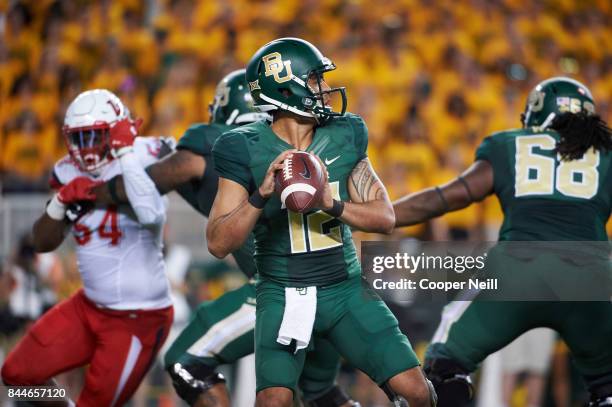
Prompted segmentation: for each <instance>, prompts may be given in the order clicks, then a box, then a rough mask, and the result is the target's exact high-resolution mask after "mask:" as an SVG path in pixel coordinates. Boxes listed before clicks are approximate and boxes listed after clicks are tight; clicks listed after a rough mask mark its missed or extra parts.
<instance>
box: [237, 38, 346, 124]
mask: <svg viewBox="0 0 612 407" xmlns="http://www.w3.org/2000/svg"><path fill="white" fill-rule="evenodd" d="M334 69H336V65H334V63H333V62H332V61H330V60H329V59H328V58H326V57H324V56H323V54H322V53H321V51H319V50H318V49H317V48H316V47H315V46H314V45H312V44H311V43H309V42H307V41H304V40H301V39H299V38H279V39H277V40H274V41H272V42H269V43H268V44H266V45H264V46H263V47H261V48H260V49H259V50H258V51H257V52H256V53H255V55H253V57H252V58H251V60H250V61H249V64H248V65H247V71H246V79H247V81H248V83H249V89H250V91H251V95H253V101H254V103H255V106H256V107H257V108H259V109H260V110H261V111H271V110H277V109H280V110H286V111H289V112H292V113H294V114H296V115H299V116H303V117H314V118H315V119H316V120H317V121H318V122H319V123H324V122H325V121H327V120H328V119H329V118H330V117H334V116H342V115H343V114H344V113H345V112H346V90H345V88H343V87H341V88H332V89H329V90H324V91H321V81H322V79H323V73H325V72H329V71H333V70H334ZM312 75H314V76H315V77H316V79H317V82H318V89H312V88H311V87H310V86H308V79H309V78H310V77H311V76H312ZM334 94H339V95H340V97H341V99H342V107H341V108H340V110H339V111H334V110H333V109H332V107H331V106H329V105H326V102H325V100H326V99H327V98H329V97H331V96H332V95H334Z"/></svg>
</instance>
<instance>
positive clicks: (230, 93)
mask: <svg viewBox="0 0 612 407" xmlns="http://www.w3.org/2000/svg"><path fill="white" fill-rule="evenodd" d="M245 72H246V70H245V69H238V70H236V71H233V72H230V73H229V74H227V75H226V76H225V77H224V78H223V79H221V81H219V83H218V84H217V90H216V91H215V98H214V99H213V101H212V103H211V104H210V105H208V113H210V123H217V124H226V125H238V124H240V125H242V124H246V123H252V122H256V121H258V120H269V119H270V115H269V114H267V113H263V112H258V111H256V110H255V108H254V106H253V97H252V96H251V93H250V92H249V87H248V85H247V82H246V78H245V76H244V74H245Z"/></svg>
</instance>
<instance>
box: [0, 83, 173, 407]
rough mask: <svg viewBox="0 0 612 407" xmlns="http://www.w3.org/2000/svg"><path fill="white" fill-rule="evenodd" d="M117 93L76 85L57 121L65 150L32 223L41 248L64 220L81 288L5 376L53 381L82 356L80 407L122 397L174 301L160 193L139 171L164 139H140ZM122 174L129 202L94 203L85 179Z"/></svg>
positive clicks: (42, 325)
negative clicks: (164, 249) (165, 253)
mask: <svg viewBox="0 0 612 407" xmlns="http://www.w3.org/2000/svg"><path fill="white" fill-rule="evenodd" d="M138 125H139V124H138V123H137V122H136V123H135V122H133V121H132V119H131V118H130V114H129V111H128V109H127V107H126V106H124V105H123V103H122V102H121V100H120V99H119V98H118V97H117V96H115V95H114V94H112V93H111V92H109V91H107V90H103V89H96V90H91V91H87V92H83V93H81V94H80V95H79V96H77V98H76V99H75V100H74V101H73V102H72V103H71V104H70V106H69V107H68V110H67V112H66V117H65V120H64V129H63V132H64V136H65V139H66V144H67V146H68V151H69V153H70V154H69V155H68V156H66V157H65V158H63V159H62V160H60V161H59V162H58V163H57V164H56V165H55V167H54V170H53V177H52V186H53V187H54V188H55V189H56V190H57V191H58V192H57V193H56V194H55V196H54V197H53V199H51V201H50V202H49V204H48V205H47V208H46V211H45V213H43V215H42V216H41V217H40V218H39V219H38V221H37V222H36V223H35V224H34V230H33V233H34V244H35V246H36V249H37V250H38V251H41V252H46V251H51V250H54V249H55V248H57V247H58V246H59V245H60V244H61V243H62V241H63V240H64V237H65V231H66V230H67V229H68V228H70V229H71V231H72V234H73V236H74V239H75V241H76V244H77V249H76V251H77V258H78V268H79V272H80V274H81V279H82V281H83V287H84V288H83V290H80V291H78V292H77V293H76V294H74V295H73V296H72V297H70V298H69V299H68V300H66V301H64V302H61V303H60V304H58V305H56V306H55V307H53V308H52V309H51V310H50V311H48V312H47V313H46V314H44V316H43V317H42V318H41V319H39V320H38V321H37V322H36V323H35V324H34V325H33V326H32V328H31V329H30V330H29V331H28V332H27V334H26V335H25V336H24V337H23V339H22V340H21V341H20V342H19V343H18V344H17V346H16V347H15V348H14V349H13V351H12V352H11V353H10V354H9V355H8V357H7V359H6V362H5V364H4V366H3V367H2V379H3V381H4V382H5V383H6V384H8V385H21V386H25V385H42V384H50V383H51V381H52V378H53V376H55V375H57V374H58V373H61V372H64V371H66V370H69V369H73V368H75V367H78V366H84V365H89V368H88V369H87V374H86V377H85V385H84V388H83V390H82V392H81V394H80V396H79V399H78V401H77V404H78V405H79V406H94V407H95V406H114V405H123V404H124V403H125V402H127V400H129V399H130V397H131V396H132V394H133V393H134V392H135V391H136V389H137V388H138V385H139V384H140V381H141V380H142V378H143V377H144V375H145V373H146V372H147V370H148V369H149V367H150V366H151V362H152V360H153V359H154V357H155V355H156V354H157V352H158V350H159V348H160V347H161V345H162V344H163V342H164V340H165V339H166V336H167V335H168V331H169V329H170V325H171V323H172V304H171V300H170V296H169V285H168V280H167V278H166V274H165V271H166V270H165V264H164V260H163V255H162V228H163V225H164V222H165V219H166V202H165V200H164V199H163V198H162V197H161V196H160V194H159V192H158V191H157V189H156V188H155V185H154V184H153V182H152V181H151V179H150V178H149V177H148V175H147V174H146V172H145V171H144V167H145V166H147V165H150V164H152V163H153V162H155V161H156V160H157V159H158V154H159V152H160V148H161V143H162V141H161V140H159V139H153V138H147V139H145V138H139V137H135V136H136V135H137V128H138ZM119 173H121V174H123V177H124V179H125V185H126V192H127V196H128V201H129V205H120V206H113V205H109V206H107V205H105V206H95V207H93V201H94V200H95V194H94V193H93V192H92V188H93V187H94V186H95V185H96V184H97V183H98V182H100V181H103V180H108V179H110V178H112V177H114V176H115V175H117V174H119Z"/></svg>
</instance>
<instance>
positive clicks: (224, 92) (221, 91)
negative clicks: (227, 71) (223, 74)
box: [215, 83, 230, 106]
mask: <svg viewBox="0 0 612 407" xmlns="http://www.w3.org/2000/svg"><path fill="white" fill-rule="evenodd" d="M229 94H230V88H229V87H228V86H227V84H225V83H220V84H219V86H217V91H216V95H215V99H216V102H217V104H218V105H219V106H227V104H228V103H229Z"/></svg>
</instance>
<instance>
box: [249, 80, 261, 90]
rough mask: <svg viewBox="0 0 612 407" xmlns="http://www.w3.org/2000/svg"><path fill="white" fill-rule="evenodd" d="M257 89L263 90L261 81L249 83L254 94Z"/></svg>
mask: <svg viewBox="0 0 612 407" xmlns="http://www.w3.org/2000/svg"><path fill="white" fill-rule="evenodd" d="M256 89H261V87H260V86H259V79H255V80H254V81H253V82H249V90H250V91H251V92H253V91H254V90H256Z"/></svg>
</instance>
